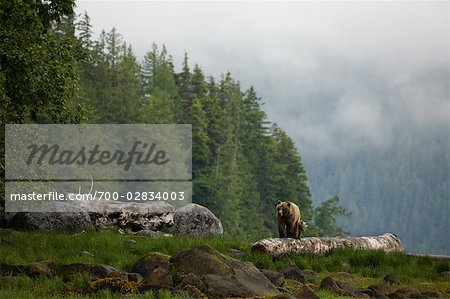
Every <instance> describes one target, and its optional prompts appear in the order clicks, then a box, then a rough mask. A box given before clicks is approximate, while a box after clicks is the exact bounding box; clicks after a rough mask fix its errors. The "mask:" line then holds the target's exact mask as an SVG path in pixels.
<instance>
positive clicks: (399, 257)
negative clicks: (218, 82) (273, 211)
mask: <svg viewBox="0 0 450 299" xmlns="http://www.w3.org/2000/svg"><path fill="white" fill-rule="evenodd" d="M4 239H7V241H6V242H5V241H3V242H2V243H0V263H2V264H10V265H19V264H27V263H31V262H37V261H49V260H50V261H53V262H54V263H56V264H70V263H100V264H107V265H110V266H112V267H115V268H118V269H121V270H125V271H130V269H131V267H132V266H133V264H134V263H135V261H136V260H137V259H138V258H139V257H141V256H142V255H144V254H145V253H148V252H161V253H164V254H167V255H173V254H175V253H177V252H179V251H180V250H184V249H188V248H192V247H195V246H198V245H202V244H205V243H206V244H209V245H210V246H211V247H213V248H215V249H217V250H218V251H220V252H222V253H224V254H226V255H230V249H238V250H240V251H242V252H244V253H246V255H245V256H243V257H240V258H239V259H241V260H244V261H248V262H251V263H253V264H255V265H256V266H257V267H259V268H264V269H269V270H279V269H281V268H283V267H285V266H287V265H290V264H295V265H297V266H298V267H299V268H300V269H310V270H313V271H315V272H317V273H318V276H319V279H322V278H323V277H325V276H333V277H334V278H336V279H340V280H343V281H346V282H348V283H351V284H352V285H354V286H357V287H367V286H369V285H371V284H375V283H380V282H382V281H383V277H384V276H385V275H386V274H392V275H395V276H396V277H398V278H399V279H400V280H401V282H402V287H405V286H410V287H416V288H417V287H420V288H429V289H435V290H436V289H439V290H442V291H446V290H448V289H450V283H449V281H448V278H443V277H440V276H439V273H440V272H443V271H450V264H449V262H448V261H437V260H433V259H431V258H427V257H413V256H408V255H406V254H403V253H389V254H386V253H384V252H383V251H377V250H366V251H362V250H351V249H346V250H336V251H332V252H330V253H329V254H327V255H326V256H308V255H306V256H288V257H285V258H283V259H280V260H273V259H272V258H271V257H269V256H267V255H263V254H254V253H251V251H250V248H251V244H252V243H253V241H255V240H243V239H235V238H231V237H219V238H193V237H160V238H149V237H143V236H134V235H131V234H124V235H123V234H119V233H117V232H116V231H102V232H95V231H88V232H83V233H78V234H73V235H69V234H59V233H45V232H13V233H11V234H9V235H7V236H5V237H4ZM86 252H88V254H86ZM2 280H3V281H1V282H0V298H52V297H53V298H59V297H64V298H120V297H121V295H120V294H114V293H111V292H109V291H105V290H103V291H100V292H97V293H90V292H88V290H89V285H90V279H89V276H87V275H85V274H80V275H78V276H77V277H76V278H75V279H74V280H73V281H71V282H69V283H67V282H64V281H63V280H62V278H60V277H52V278H46V277H38V278H37V279H32V278H29V277H17V278H9V277H3V278H2ZM319 282H320V280H319ZM318 295H319V296H320V297H321V298H338V297H334V296H333V295H332V294H331V293H329V292H326V291H319V292H318ZM127 298H171V294H170V293H168V292H160V293H158V294H153V293H151V292H149V293H145V294H137V295H129V296H127ZM179 298H184V297H183V295H180V296H179ZM341 298H344V297H341Z"/></svg>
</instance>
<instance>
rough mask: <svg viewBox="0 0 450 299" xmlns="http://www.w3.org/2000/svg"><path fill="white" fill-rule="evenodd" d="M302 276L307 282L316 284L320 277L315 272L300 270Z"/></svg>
mask: <svg viewBox="0 0 450 299" xmlns="http://www.w3.org/2000/svg"><path fill="white" fill-rule="evenodd" d="M300 274H302V275H303V276H304V277H305V279H306V282H308V283H315V282H316V281H317V280H318V277H319V275H318V274H317V272H314V271H313V270H307V269H306V270H300Z"/></svg>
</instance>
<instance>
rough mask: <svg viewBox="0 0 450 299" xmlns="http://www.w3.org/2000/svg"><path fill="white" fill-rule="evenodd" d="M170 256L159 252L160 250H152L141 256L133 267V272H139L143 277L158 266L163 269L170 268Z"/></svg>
mask: <svg viewBox="0 0 450 299" xmlns="http://www.w3.org/2000/svg"><path fill="white" fill-rule="evenodd" d="M169 259H170V256H168V255H165V254H162V253H159V252H151V253H147V254H145V255H144V256H142V257H140V258H139V259H138V260H137V261H136V262H135V263H134V265H133V267H131V271H130V272H132V273H139V274H141V275H142V277H144V278H145V277H146V276H147V275H149V274H150V273H152V272H153V270H155V269H156V268H158V267H160V268H163V269H166V270H167V269H169V267H170V262H169Z"/></svg>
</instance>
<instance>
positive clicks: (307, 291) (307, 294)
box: [294, 286, 320, 299]
mask: <svg viewBox="0 0 450 299" xmlns="http://www.w3.org/2000/svg"><path fill="white" fill-rule="evenodd" d="M294 296H295V298H298V299H320V297H319V296H317V295H316V294H315V293H314V291H313V290H312V289H311V288H310V287H309V286H303V287H301V288H299V289H298V290H297V291H296V292H295V294H294Z"/></svg>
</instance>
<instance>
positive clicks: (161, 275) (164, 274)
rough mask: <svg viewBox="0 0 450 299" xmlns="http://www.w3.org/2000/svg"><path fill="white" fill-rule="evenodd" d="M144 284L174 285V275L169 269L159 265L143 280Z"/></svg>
mask: <svg viewBox="0 0 450 299" xmlns="http://www.w3.org/2000/svg"><path fill="white" fill-rule="evenodd" d="M142 283H143V284H147V285H152V286H167V287H173V279H172V275H171V274H170V273H169V271H168V270H167V269H164V268H161V267H158V268H156V269H155V270H153V272H152V273H150V274H149V275H147V277H145V278H144V280H143V281H142Z"/></svg>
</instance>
